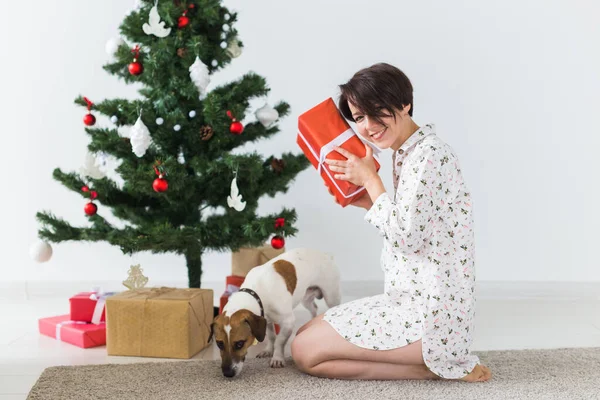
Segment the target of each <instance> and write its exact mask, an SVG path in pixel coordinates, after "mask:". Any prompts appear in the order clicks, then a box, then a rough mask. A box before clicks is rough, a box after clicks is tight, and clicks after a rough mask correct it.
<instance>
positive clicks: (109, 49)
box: [104, 36, 125, 56]
mask: <svg viewBox="0 0 600 400" xmlns="http://www.w3.org/2000/svg"><path fill="white" fill-rule="evenodd" d="M122 44H125V41H124V40H123V38H121V37H120V36H119V37H116V38H110V39H108V41H107V42H106V45H105V46H104V49H105V50H106V53H107V54H108V55H109V56H113V55H114V54H115V53H116V52H117V50H118V49H119V46H121V45H122Z"/></svg>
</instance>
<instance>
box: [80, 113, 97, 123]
mask: <svg viewBox="0 0 600 400" xmlns="http://www.w3.org/2000/svg"><path fill="white" fill-rule="evenodd" d="M83 123H84V124H86V125H87V126H92V125H94V124H95V123H96V117H94V116H93V115H92V114H86V115H85V117H83Z"/></svg>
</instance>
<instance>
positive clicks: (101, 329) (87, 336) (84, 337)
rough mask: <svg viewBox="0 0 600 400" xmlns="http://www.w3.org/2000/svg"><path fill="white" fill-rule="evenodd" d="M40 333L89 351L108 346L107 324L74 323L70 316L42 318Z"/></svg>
mask: <svg viewBox="0 0 600 400" xmlns="http://www.w3.org/2000/svg"><path fill="white" fill-rule="evenodd" d="M38 326H39V330H40V333H41V334H43V335H46V336H50V337H51V338H54V339H57V340H59V341H62V342H66V343H70V344H72V345H75V346H78V347H82V348H84V349H87V348H89V347H97V346H104V345H105V344H106V324H105V323H101V324H98V325H96V324H89V323H86V322H83V321H73V320H71V318H70V316H69V315H59V316H57V317H49V318H40V319H39V320H38Z"/></svg>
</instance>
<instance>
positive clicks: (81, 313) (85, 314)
mask: <svg viewBox="0 0 600 400" xmlns="http://www.w3.org/2000/svg"><path fill="white" fill-rule="evenodd" d="M114 294H115V293H114V292H110V293H102V292H99V291H96V292H82V293H78V294H76V295H75V296H73V297H71V298H70V299H69V304H70V315H71V320H73V321H84V322H91V323H93V324H99V323H100V322H103V321H106V311H105V303H106V299H107V298H108V297H109V296H112V295H114Z"/></svg>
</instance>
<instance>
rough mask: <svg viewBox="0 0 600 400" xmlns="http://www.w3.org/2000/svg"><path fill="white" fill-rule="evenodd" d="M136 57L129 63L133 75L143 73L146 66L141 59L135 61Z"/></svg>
mask: <svg viewBox="0 0 600 400" xmlns="http://www.w3.org/2000/svg"><path fill="white" fill-rule="evenodd" d="M135 60H136V59H134V61H133V62H132V63H131V64H129V67H128V68H129V73H130V74H131V75H136V76H137V75H141V73H142V72H144V66H143V65H142V63H141V62H139V61H135Z"/></svg>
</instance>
